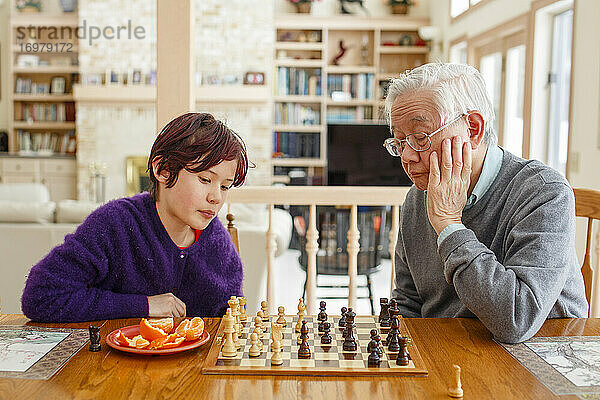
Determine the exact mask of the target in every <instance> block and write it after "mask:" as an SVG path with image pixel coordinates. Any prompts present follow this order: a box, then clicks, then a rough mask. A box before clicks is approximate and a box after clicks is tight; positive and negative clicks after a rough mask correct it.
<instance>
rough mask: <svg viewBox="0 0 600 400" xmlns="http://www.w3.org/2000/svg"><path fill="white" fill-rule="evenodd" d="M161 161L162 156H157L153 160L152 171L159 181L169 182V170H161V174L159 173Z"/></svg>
mask: <svg viewBox="0 0 600 400" xmlns="http://www.w3.org/2000/svg"><path fill="white" fill-rule="evenodd" d="M159 162H160V157H157V158H155V159H154V161H152V173H153V174H154V177H155V178H156V180H157V181H159V182H160V183H165V184H166V183H167V179H169V171H164V170H163V171H161V172H160V174H159V173H158V164H159Z"/></svg>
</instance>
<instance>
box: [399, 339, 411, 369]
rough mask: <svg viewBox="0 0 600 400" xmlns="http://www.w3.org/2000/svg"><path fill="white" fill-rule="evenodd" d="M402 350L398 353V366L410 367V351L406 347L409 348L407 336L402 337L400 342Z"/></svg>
mask: <svg viewBox="0 0 600 400" xmlns="http://www.w3.org/2000/svg"><path fill="white" fill-rule="evenodd" d="M399 343H400V350H399V351H398V356H397V357H396V365H402V366H407V365H408V360H409V356H408V350H407V349H406V347H407V346H408V338H407V337H406V336H402V337H401V338H400V340H399Z"/></svg>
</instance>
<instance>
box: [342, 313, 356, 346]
mask: <svg viewBox="0 0 600 400" xmlns="http://www.w3.org/2000/svg"><path fill="white" fill-rule="evenodd" d="M354 317H356V313H355V312H354V311H352V308H348V312H346V327H345V329H344V335H343V336H344V344H343V345H342V348H343V349H344V351H356V349H357V345H356V339H355V338H354Z"/></svg>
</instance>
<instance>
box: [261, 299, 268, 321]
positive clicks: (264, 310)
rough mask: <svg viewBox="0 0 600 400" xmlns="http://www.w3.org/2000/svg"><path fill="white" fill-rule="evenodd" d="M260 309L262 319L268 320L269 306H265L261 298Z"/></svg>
mask: <svg viewBox="0 0 600 400" xmlns="http://www.w3.org/2000/svg"><path fill="white" fill-rule="evenodd" d="M260 309H261V311H262V320H263V321H268V320H269V306H267V302H266V301H264V300H263V301H261V302H260Z"/></svg>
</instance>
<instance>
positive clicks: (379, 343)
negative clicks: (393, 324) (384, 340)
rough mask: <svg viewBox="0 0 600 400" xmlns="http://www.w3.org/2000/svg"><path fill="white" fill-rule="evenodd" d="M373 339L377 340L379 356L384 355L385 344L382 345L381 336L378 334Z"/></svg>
mask: <svg viewBox="0 0 600 400" xmlns="http://www.w3.org/2000/svg"><path fill="white" fill-rule="evenodd" d="M373 339H375V341H376V342H377V352H378V353H379V357H383V346H382V345H381V336H379V334H377V335H375V337H374V338H373Z"/></svg>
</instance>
